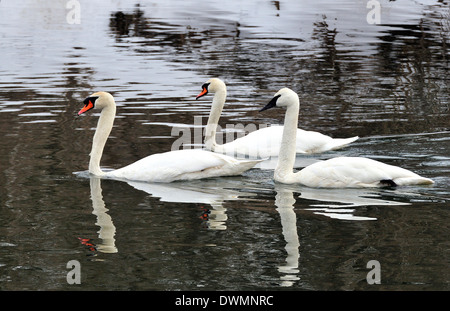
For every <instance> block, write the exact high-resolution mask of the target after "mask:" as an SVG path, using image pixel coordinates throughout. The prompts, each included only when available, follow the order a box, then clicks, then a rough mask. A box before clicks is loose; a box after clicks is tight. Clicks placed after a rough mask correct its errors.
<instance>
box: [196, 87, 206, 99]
mask: <svg viewBox="0 0 450 311" xmlns="http://www.w3.org/2000/svg"><path fill="white" fill-rule="evenodd" d="M206 94H208V89H207V88H206V87H203V88H202V91H201V92H200V94H198V95H197V97H196V98H195V99H199V98H200V97H202V96H205V95H206Z"/></svg>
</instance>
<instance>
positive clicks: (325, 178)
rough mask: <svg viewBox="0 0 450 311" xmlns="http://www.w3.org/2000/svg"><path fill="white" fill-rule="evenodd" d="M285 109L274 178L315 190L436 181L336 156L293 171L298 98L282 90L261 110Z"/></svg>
mask: <svg viewBox="0 0 450 311" xmlns="http://www.w3.org/2000/svg"><path fill="white" fill-rule="evenodd" d="M272 107H285V108H286V115H285V121H284V129H283V138H282V142H281V148H280V154H279V157H278V164H277V167H276V168H275V172H274V179H275V180H276V181H278V182H281V183H286V184H294V183H299V184H302V185H305V186H308V187H314V188H362V187H380V186H405V185H429V184H433V183H434V182H433V181H432V180H431V179H429V178H425V177H422V176H419V175H417V174H416V173H413V172H411V171H409V170H406V169H403V168H400V167H397V166H393V165H388V164H385V163H382V162H379V161H375V160H372V159H367V158H362V157H337V158H332V159H329V160H326V161H322V162H316V163H314V164H311V165H308V166H307V167H305V168H303V169H302V170H300V171H299V172H296V173H294V172H293V165H294V161H295V157H296V149H295V142H296V134H297V122H298V113H299V109H300V101H299V98H298V95H297V94H296V93H295V92H294V91H292V90H290V89H288V88H283V89H281V90H280V91H278V92H277V93H276V94H275V97H274V98H273V99H272V100H271V101H270V102H269V103H268V104H267V105H266V106H265V107H264V108H263V109H261V111H263V110H266V109H270V108H272Z"/></svg>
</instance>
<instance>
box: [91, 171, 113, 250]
mask: <svg viewBox="0 0 450 311" xmlns="http://www.w3.org/2000/svg"><path fill="white" fill-rule="evenodd" d="M90 186H91V200H92V207H93V211H92V214H94V215H95V216H97V222H96V223H95V224H96V225H98V226H100V230H99V231H98V237H99V238H100V239H101V240H102V243H101V244H100V245H97V247H96V248H97V250H98V251H100V252H102V253H117V247H116V245H115V241H116V240H115V239H114V235H115V233H116V227H115V226H114V224H113V221H112V219H111V216H109V215H108V213H107V212H108V209H107V208H106V206H105V202H104V201H103V196H102V186H101V179H100V178H96V177H91V178H90Z"/></svg>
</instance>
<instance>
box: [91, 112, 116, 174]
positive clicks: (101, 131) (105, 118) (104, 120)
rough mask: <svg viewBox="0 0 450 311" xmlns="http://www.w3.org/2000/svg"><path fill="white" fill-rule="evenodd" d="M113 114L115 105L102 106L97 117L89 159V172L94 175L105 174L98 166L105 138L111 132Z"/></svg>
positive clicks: (114, 113)
mask: <svg viewBox="0 0 450 311" xmlns="http://www.w3.org/2000/svg"><path fill="white" fill-rule="evenodd" d="M115 115H116V107H115V105H110V106H106V107H105V108H103V110H102V112H101V114H100V117H99V119H98V123H97V129H96V130H95V134H94V139H93V141H92V149H91V154H90V156H91V158H90V161H89V172H90V173H91V174H94V175H96V176H102V175H104V174H105V173H104V172H103V171H102V170H101V168H100V160H101V158H102V154H103V149H104V147H105V144H106V140H107V139H108V137H109V134H110V133H111V130H112V127H113V124H114V117H115Z"/></svg>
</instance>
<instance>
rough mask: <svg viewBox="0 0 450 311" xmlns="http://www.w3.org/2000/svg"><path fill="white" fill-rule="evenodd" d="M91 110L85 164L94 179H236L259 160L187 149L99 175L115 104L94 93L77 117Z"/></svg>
mask: <svg viewBox="0 0 450 311" xmlns="http://www.w3.org/2000/svg"><path fill="white" fill-rule="evenodd" d="M92 108H97V109H100V110H101V114H100V118H99V120H98V124H97V129H96V131H95V134H94V139H93V142H92V150H91V153H90V161H89V172H90V173H91V174H93V175H94V176H99V177H110V178H116V179H125V180H132V181H144V182H171V181H175V180H190V179H200V178H209V177H217V176H231V175H239V174H241V173H243V172H244V171H246V170H248V169H250V168H252V167H253V166H255V165H256V164H257V163H259V162H260V160H254V161H250V160H246V161H239V160H237V159H234V158H232V157H229V156H225V155H221V154H217V153H213V152H209V151H205V150H199V149H191V150H176V151H169V152H165V153H158V154H153V155H150V156H147V157H145V158H143V159H141V160H138V161H136V162H134V163H132V164H130V165H128V166H125V167H122V168H120V169H117V170H114V171H109V172H103V171H102V170H101V168H100V159H101V157H102V153H103V148H104V146H105V143H106V140H107V139H108V136H109V134H110V133H111V130H112V127H113V123H114V117H115V115H116V103H115V101H114V98H113V96H112V95H111V94H109V93H107V92H97V93H94V94H92V95H91V96H89V97H88V98H86V99H85V100H84V107H83V108H82V109H81V110H80V111H79V112H78V115H81V114H82V113H85V112H86V111H88V110H90V109H92Z"/></svg>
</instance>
